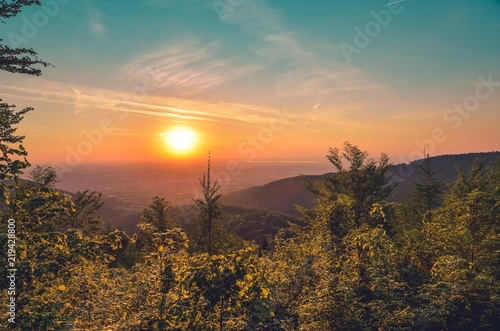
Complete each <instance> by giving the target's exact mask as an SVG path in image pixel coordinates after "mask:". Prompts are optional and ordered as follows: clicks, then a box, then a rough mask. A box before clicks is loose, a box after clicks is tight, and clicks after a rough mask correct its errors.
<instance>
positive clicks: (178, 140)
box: [161, 127, 198, 154]
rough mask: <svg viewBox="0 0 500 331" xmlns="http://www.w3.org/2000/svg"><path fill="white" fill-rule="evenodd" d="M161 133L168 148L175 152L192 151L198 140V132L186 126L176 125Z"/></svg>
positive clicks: (184, 152) (185, 152) (186, 152)
mask: <svg viewBox="0 0 500 331" xmlns="http://www.w3.org/2000/svg"><path fill="white" fill-rule="evenodd" d="M161 135H162V136H163V140H164V142H165V144H166V146H167V148H168V150H169V151H171V152H173V153H175V154H188V153H190V152H192V151H193V150H194V149H195V147H196V144H197V142H198V137H197V134H196V132H194V131H193V130H191V129H190V128H186V127H175V128H173V129H171V130H170V131H168V132H165V133H162V134H161Z"/></svg>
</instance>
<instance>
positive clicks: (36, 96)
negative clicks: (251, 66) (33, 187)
mask: <svg viewBox="0 0 500 331" xmlns="http://www.w3.org/2000/svg"><path fill="white" fill-rule="evenodd" d="M23 85H24V86H25V87H14V86H10V85H1V84H0V88H1V89H2V90H3V91H5V92H4V93H3V95H9V96H12V97H14V98H16V99H22V100H30V101H42V102H49V103H56V104H64V105H68V111H73V113H75V114H76V115H78V116H84V115H87V114H89V113H91V112H94V111H96V110H110V111H120V112H129V113H134V114H139V115H145V116H159V117H172V118H176V119H181V120H197V121H211V122H223V123H234V124H240V125H263V124H267V123H268V121H269V114H272V113H273V109H272V108H268V107H259V106H254V105H247V104H242V103H229V102H214V101H204V100H190V99H183V98H176V97H159V96H148V97H147V100H144V101H141V102H138V101H133V97H132V96H131V95H130V94H128V93H124V92H119V91H113V90H107V89H96V88H92V87H88V86H68V85H66V84H62V83H57V82H52V81H47V80H45V81H43V84H40V80H39V79H38V80H37V81H36V82H34V81H31V80H27V81H25V82H24V84H23ZM40 86H43V88H40Z"/></svg>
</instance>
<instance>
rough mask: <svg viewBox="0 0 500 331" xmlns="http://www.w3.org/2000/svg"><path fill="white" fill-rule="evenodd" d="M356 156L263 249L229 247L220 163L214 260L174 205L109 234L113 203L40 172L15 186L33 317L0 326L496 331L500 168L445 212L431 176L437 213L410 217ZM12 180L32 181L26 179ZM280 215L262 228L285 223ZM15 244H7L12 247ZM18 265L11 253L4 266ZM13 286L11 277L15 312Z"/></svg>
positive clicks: (350, 151) (461, 182)
mask: <svg viewBox="0 0 500 331" xmlns="http://www.w3.org/2000/svg"><path fill="white" fill-rule="evenodd" d="M20 119H22V118H18V119H17V120H18V121H20ZM12 123H14V122H12ZM4 125H5V127H8V125H9V124H4ZM10 135H11V136H14V135H13V132H11V133H10ZM6 136H8V134H7V135H6ZM20 139H21V140H17V141H16V140H15V139H14V140H13V141H14V143H15V144H18V143H20V141H22V138H20ZM14 147H15V146H14ZM344 147H345V148H344V153H343V154H342V155H341V154H340V152H339V151H338V150H335V149H334V150H331V151H330V152H331V153H330V155H329V159H330V161H331V162H332V164H333V165H334V166H335V167H336V169H337V171H338V172H337V174H336V175H335V176H332V177H331V178H329V179H327V180H326V182H325V183H324V184H323V185H320V186H314V187H313V186H311V185H310V186H309V188H310V189H311V190H312V191H313V192H314V193H315V195H316V197H317V200H318V204H317V206H316V207H315V208H314V209H312V210H306V209H303V208H302V209H300V212H301V213H302V215H303V219H304V220H303V221H304V224H306V226H303V227H302V226H299V225H297V224H295V225H293V226H292V227H291V228H288V229H284V228H283V229H281V230H279V231H278V233H277V235H276V236H275V237H274V239H273V240H272V241H271V242H269V243H268V249H267V250H263V251H258V250H257V248H256V247H254V246H252V245H251V244H248V243H246V244H243V241H242V240H241V239H239V238H238V237H236V236H234V237H231V236H230V235H228V234H226V233H225V229H224V228H223V227H222V224H221V222H219V221H220V219H219V217H221V206H220V204H219V202H218V200H219V198H220V194H219V193H218V190H219V186H218V184H217V182H216V183H215V184H213V183H211V181H210V162H209V166H208V172H207V174H206V175H205V177H204V178H203V180H200V183H201V185H202V188H203V191H204V198H203V199H199V200H197V207H198V210H199V212H200V220H201V221H202V222H201V227H202V228H203V226H205V232H204V233H205V234H210V240H208V241H204V242H202V248H203V249H196V247H195V249H191V248H190V247H189V246H190V241H189V239H188V235H187V234H186V233H185V232H184V231H183V230H181V229H180V228H178V227H176V225H175V222H173V221H172V218H171V215H170V211H171V205H170V204H169V203H168V201H167V200H166V198H159V197H155V198H154V199H153V202H152V204H151V205H150V206H149V207H148V208H147V209H146V210H145V211H144V214H143V216H142V218H141V221H142V222H141V227H140V229H139V230H138V232H137V233H135V234H134V235H132V236H129V235H127V234H126V233H125V232H123V231H120V230H114V231H109V232H108V233H103V231H99V230H98V228H97V226H98V225H99V224H100V222H101V219H100V217H99V216H98V215H97V211H98V209H99V208H100V207H101V206H102V201H101V194H100V193H97V192H89V191H88V190H87V191H83V192H78V193H77V194H76V195H75V196H73V197H72V196H70V195H67V194H64V193H62V192H60V191H58V190H56V189H55V188H54V184H55V183H56V182H57V181H58V177H57V173H56V172H55V170H54V169H52V168H51V167H42V166H40V167H35V168H34V169H33V171H32V172H31V179H32V181H21V180H18V181H14V183H12V182H8V183H3V185H2V188H3V189H2V194H3V197H4V204H3V205H2V207H4V209H5V211H4V212H3V213H4V214H8V213H9V214H10V215H13V216H14V217H15V219H16V220H17V222H16V230H17V233H16V254H17V261H16V268H17V271H16V284H17V287H16V312H17V315H16V325H14V326H12V325H9V324H8V323H7V320H6V319H4V320H2V321H0V323H1V324H0V328H2V329H7V328H8V327H10V328H11V329H13V330H76V331H78V330H82V331H83V330H96V331H97V330H131V331H134V330H136V331H146V330H148V331H149V330H158V331H163V330H185V331H188V330H219V331H221V330H228V331H229V330H231V331H232V330H242V331H243V330H244V331H246V330H256V331H264V330H275V331H278V330H279V331H291V330H303V331H313V330H314V331H315V330H353V331H354V330H417V329H421V330H422V329H427V330H494V329H495V328H496V327H497V325H499V323H500V321H499V316H500V311H499V307H500V302H499V301H500V299H499V298H500V272H499V269H500V268H499V267H500V253H499V252H500V238H499V236H498V230H499V229H498V217H499V208H500V207H499V206H500V160H499V161H497V162H495V163H493V164H491V165H490V166H489V167H485V166H484V165H483V164H482V163H481V162H480V161H476V162H475V164H474V166H473V167H472V169H471V171H470V172H469V174H467V175H465V174H464V173H463V172H462V171H460V170H459V177H458V180H457V182H456V183H455V184H454V185H453V186H452V187H451V190H450V192H449V193H447V194H445V195H444V196H443V199H442V200H441V199H438V197H439V194H440V193H439V192H438V191H439V190H437V188H438V187H437V186H436V185H435V184H436V182H434V181H433V179H432V178H433V176H432V169H431V168H430V167H426V166H424V169H423V170H422V171H423V172H424V173H423V175H422V176H423V177H422V178H423V179H421V180H420V181H417V184H416V190H417V191H419V192H420V193H421V195H420V197H421V198H422V201H421V202H422V204H421V205H420V207H421V208H416V209H415V210H414V211H413V212H412V213H410V212H409V210H410V209H411V206H415V203H417V202H418V201H415V196H412V197H410V198H409V201H410V202H409V203H408V204H405V203H401V204H397V205H396V204H394V203H390V202H388V201H387V198H388V195H389V193H390V192H391V190H392V187H393V185H392V184H391V183H390V181H389V178H388V173H387V166H388V164H389V162H388V158H387V157H386V156H382V157H381V159H380V161H379V162H375V161H374V160H371V159H368V156H367V154H366V152H361V151H360V150H359V149H358V148H357V147H355V146H352V145H350V144H349V143H346V144H345V146H344ZM4 149H5V148H4ZM6 151H8V150H7V149H6ZM19 151H21V149H19ZM7 155H18V154H15V153H11V154H8V153H7ZM25 155H26V154H23V155H21V156H25ZM18 156H19V155H18ZM344 159H345V160H347V161H348V162H349V163H350V166H349V169H345V168H344V165H343V163H342V162H343V160H344ZM11 161H12V160H11ZM11 161H7V159H5V162H6V163H4V164H8V162H11ZM12 162H13V161H12ZM2 169H6V170H5V172H4V173H5V174H6V176H11V177H10V178H11V179H15V178H16V176H17V178H19V177H18V176H19V174H20V172H19V171H20V170H21V169H17V172H16V171H14V170H13V169H15V168H11V167H9V166H6V167H4V168H2ZM419 183H420V184H422V185H420V184H419ZM9 185H10V186H9ZM419 185H420V186H419ZM420 193H419V194H420ZM438 193H439V194H438ZM429 197H430V198H429ZM417 200H418V199H417ZM441 201H442V203H441ZM429 202H431V203H430V204H429ZM429 206H430V209H429ZM14 207H15V208H14ZM430 211H432V217H429V215H430ZM226 215H233V216H231V217H234V219H231V220H229V221H227V222H226V223H227V224H240V223H242V220H241V219H239V218H238V217H237V216H235V215H234V214H230V213H228V214H226ZM273 217H274V216H273V215H271V214H268V213H267V212H261V213H259V215H257V216H255V215H252V219H253V218H256V219H257V220H260V221H262V220H266V219H268V220H269V222H273V221H275V222H277V223H278V225H279V224H281V225H285V224H283V222H282V220H281V219H279V218H273ZM4 223H5V222H4ZM251 224H256V223H255V222H254V223H251ZM208 225H210V226H208ZM278 225H277V226H278ZM2 226H3V228H5V224H2ZM145 238H146V239H147V240H146V239H145ZM197 239H199V238H196V237H194V241H195V245H196V240H197ZM7 241H8V236H7V234H6V233H0V245H1V246H2V247H6V245H7ZM192 241H193V240H192ZM192 244H193V243H192V242H191V245H192ZM203 245H204V246H203ZM261 254H263V255H261ZM6 263H7V257H6V256H5V254H2V255H1V258H0V264H3V265H6ZM7 287H8V284H7V278H6V271H5V270H3V271H2V274H1V275H0V289H1V291H0V300H2V301H3V302H5V300H7V291H5V289H6V288H7Z"/></svg>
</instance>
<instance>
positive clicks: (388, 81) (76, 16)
mask: <svg viewBox="0 0 500 331" xmlns="http://www.w3.org/2000/svg"><path fill="white" fill-rule="evenodd" d="M43 2H45V5H44V6H42V7H36V6H35V7H30V8H27V9H25V10H24V11H23V12H22V13H21V14H19V15H18V16H16V17H15V18H12V19H9V20H6V22H5V23H6V24H3V25H2V26H1V30H0V38H1V39H3V40H4V41H3V42H4V43H6V44H7V45H9V46H12V47H16V46H17V47H28V48H33V49H34V50H35V51H36V52H37V53H38V54H39V57H40V58H41V59H43V60H45V61H47V62H50V63H51V64H52V65H53V67H49V68H44V69H43V75H42V76H40V77H31V76H25V75H19V74H10V73H6V72H0V97H1V98H2V99H3V100H4V101H5V102H8V103H13V104H16V105H17V107H18V108H24V107H28V106H31V107H34V108H35V110H34V111H33V112H30V113H28V114H27V115H26V117H25V120H24V121H23V123H22V125H21V126H20V128H19V131H18V132H19V133H21V134H25V135H26V144H25V145H26V147H27V149H28V152H29V160H30V161H31V162H32V163H38V164H52V165H55V166H58V167H66V168H67V169H69V168H72V167H76V166H78V165H81V164H86V163H96V162H124V161H127V162H158V161H166V160H167V161H168V160H180V159H183V162H185V161H186V160H190V159H193V160H195V159H206V157H207V153H208V151H209V150H210V151H211V154H212V158H216V159H219V160H222V159H224V160H234V161H236V162H241V161H244V162H263V161H267V160H281V161H304V162H309V161H311V162H315V161H318V160H321V161H323V160H324V159H325V155H326V154H327V153H328V148H329V147H338V148H341V147H342V144H343V142H344V141H350V142H351V143H352V144H354V145H357V146H359V147H360V148H361V149H363V150H367V151H368V152H369V153H370V155H371V156H374V157H377V156H378V155H379V154H380V153H382V152H384V153H387V154H389V156H390V157H391V160H392V161H393V162H395V163H399V162H407V161H409V160H412V159H417V158H421V157H422V156H423V153H424V149H425V152H426V153H429V154H431V155H441V154H455V153H466V152H481V151H495V150H499V142H500V130H499V124H500V111H499V110H500V109H499V108H500V38H499V36H500V1H494V0H483V1H480V2H478V1H471V0H440V1H430V0H404V1H399V2H397V3H395V1H386V0H370V1H364V0H358V1H351V0H336V1H331V0H329V1H319V0H317V1H290V0H274V1H272V0H268V1H265V0H220V1H212V0H134V1H132V0H121V1H115V0H113V1H111V0H110V1H94V0H83V1H76V0H50V1H47V0H45V1H43ZM179 127H182V128H184V129H185V130H189V131H190V132H192V134H194V136H195V138H196V142H195V143H194V145H193V146H192V147H191V149H190V150H189V153H175V152H174V151H172V150H171V147H170V146H169V145H168V144H166V140H167V139H166V138H165V137H166V135H168V132H169V131H170V130H173V129H175V128H179ZM228 167H231V163H228Z"/></svg>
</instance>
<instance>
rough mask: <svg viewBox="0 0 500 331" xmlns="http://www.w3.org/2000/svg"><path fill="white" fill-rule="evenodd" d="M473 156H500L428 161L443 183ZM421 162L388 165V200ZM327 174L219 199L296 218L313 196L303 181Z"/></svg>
mask: <svg viewBox="0 0 500 331" xmlns="http://www.w3.org/2000/svg"><path fill="white" fill-rule="evenodd" d="M476 158H481V159H482V160H483V161H484V162H485V164H486V165H487V164H489V163H491V162H493V161H494V160H495V159H496V158H500V152H488V153H468V154H458V155H440V156H435V157H431V159H430V160H431V166H432V168H433V169H434V171H435V172H436V178H437V179H438V180H440V181H442V182H445V183H452V182H453V181H455V180H456V179H457V171H456V167H460V168H462V169H463V171H464V172H465V173H466V174H467V173H468V172H469V170H470V168H471V166H472V164H473V162H474V160H475V159H476ZM422 161H423V160H417V161H414V162H412V163H410V164H397V165H393V166H391V168H390V173H391V175H392V177H393V180H394V181H396V182H397V183H398V185H397V187H396V189H395V190H394V193H393V195H392V197H391V200H393V201H397V200H399V199H401V197H403V196H404V195H405V194H407V193H409V192H410V190H411V185H412V180H415V179H416V178H417V176H418V171H417V169H418V166H419V165H420V164H421V163H422ZM328 175H332V174H325V175H318V176H307V175H306V176H297V177H291V178H286V179H282V180H278V181H274V182H271V183H268V184H265V185H262V186H255V187H251V188H248V189H245V190H241V191H237V192H233V193H229V194H227V195H225V196H223V197H222V199H221V200H222V203H224V204H226V205H228V206H239V207H247V208H255V209H268V210H273V211H276V212H279V213H283V214H287V215H291V216H294V217H297V216H298V213H297V211H296V210H295V205H300V206H303V207H306V208H311V207H313V206H314V203H315V200H314V196H313V195H312V194H311V193H310V192H309V191H307V190H306V189H305V187H304V181H305V180H307V181H311V182H314V181H319V180H322V178H323V176H328Z"/></svg>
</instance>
